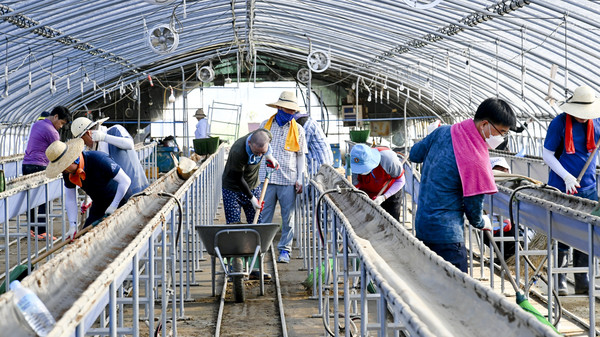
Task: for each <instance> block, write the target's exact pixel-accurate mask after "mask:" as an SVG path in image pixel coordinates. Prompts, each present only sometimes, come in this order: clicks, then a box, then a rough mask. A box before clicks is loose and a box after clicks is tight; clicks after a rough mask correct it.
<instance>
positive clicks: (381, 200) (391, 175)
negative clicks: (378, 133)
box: [350, 144, 406, 220]
mask: <svg viewBox="0 0 600 337" xmlns="http://www.w3.org/2000/svg"><path fill="white" fill-rule="evenodd" d="M350 168H351V169H352V183H353V184H354V186H356V188H358V189H359V190H362V191H365V192H366V193H367V194H368V195H369V197H370V198H371V199H373V201H375V203H376V204H377V205H381V207H382V208H383V209H384V210H385V211H386V212H388V213H389V214H390V215H391V216H392V217H393V218H394V219H396V220H398V219H400V208H401V206H402V195H401V194H400V193H399V192H400V190H401V189H402V187H404V183H405V182H406V180H405V177H404V170H403V169H402V163H401V162H400V160H399V159H398V155H397V154H396V153H395V152H394V151H392V150H390V149H388V148H387V147H382V146H380V147H376V148H370V147H368V146H367V145H365V144H356V145H354V146H353V147H352V150H351V151H350Z"/></svg>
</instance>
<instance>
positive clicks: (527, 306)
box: [483, 231, 561, 335]
mask: <svg viewBox="0 0 600 337" xmlns="http://www.w3.org/2000/svg"><path fill="white" fill-rule="evenodd" d="M483 232H484V233H485V235H486V236H487V238H488V240H489V241H490V243H491V244H492V246H493V247H494V251H495V252H496V257H497V258H498V260H500V264H501V265H502V268H504V270H505V271H506V273H507V276H508V280H509V281H510V284H511V285H512V286H513V288H514V290H515V293H516V295H517V305H519V306H520V307H521V308H523V310H525V311H527V312H529V313H531V314H532V315H534V316H535V318H537V320H538V321H540V323H542V324H544V325H547V326H549V327H551V328H552V330H554V331H555V332H556V333H557V334H559V335H561V333H560V332H559V331H558V330H556V328H555V327H554V325H552V324H551V323H550V322H548V320H547V319H546V317H544V316H543V315H542V314H541V313H540V312H539V311H537V309H536V308H534V307H533V305H531V303H529V300H528V299H527V297H525V294H524V293H523V292H522V291H521V290H520V289H519V286H518V285H517V283H516V282H515V280H514V279H513V277H512V276H511V275H510V270H509V269H508V266H507V265H506V261H504V256H502V252H501V251H500V248H498V245H496V241H494V238H493V237H492V233H490V231H483Z"/></svg>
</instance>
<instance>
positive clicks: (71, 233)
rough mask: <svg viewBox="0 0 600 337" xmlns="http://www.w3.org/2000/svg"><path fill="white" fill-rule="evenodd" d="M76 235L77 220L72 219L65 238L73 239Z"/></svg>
mask: <svg viewBox="0 0 600 337" xmlns="http://www.w3.org/2000/svg"><path fill="white" fill-rule="evenodd" d="M75 235H77V222H75V221H73V222H70V223H69V231H68V232H67V237H66V240H69V239H70V240H71V241H72V240H73V239H74V238H75Z"/></svg>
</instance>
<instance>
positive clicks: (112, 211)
mask: <svg viewBox="0 0 600 337" xmlns="http://www.w3.org/2000/svg"><path fill="white" fill-rule="evenodd" d="M116 210H117V207H115V206H112V205H111V206H108V208H107V209H106V211H104V214H107V215H111V214H113V213H114V212H115V211H116Z"/></svg>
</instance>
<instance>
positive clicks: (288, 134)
mask: <svg viewBox="0 0 600 337" xmlns="http://www.w3.org/2000/svg"><path fill="white" fill-rule="evenodd" d="M267 106H269V107H272V108H275V109H277V113H275V114H274V115H272V116H271V117H270V118H269V119H267V120H265V121H263V122H262V123H261V125H260V127H261V128H265V129H267V130H269V131H270V132H271V134H272V135H273V138H272V140H271V148H272V149H273V157H275V158H277V160H278V161H279V165H280V166H281V169H279V170H277V171H274V172H273V173H272V174H271V178H270V183H269V186H268V188H267V189H266V194H265V198H264V201H265V206H264V209H263V212H262V216H263V219H262V221H263V222H265V223H269V222H271V221H272V220H273V214H274V213H275V205H276V203H277V201H279V207H280V209H281V218H282V222H283V223H282V227H281V239H280V240H279V244H278V245H277V248H278V249H279V258H278V260H277V261H278V262H280V263H289V262H290V255H291V252H292V241H293V239H294V213H295V209H296V194H299V193H302V176H303V175H304V170H305V158H304V155H305V153H307V152H308V149H307V146H306V145H307V144H306V135H305V133H304V128H303V127H302V126H301V125H300V124H298V123H297V122H296V120H295V119H294V114H295V113H296V112H297V111H300V110H302V109H301V108H300V107H299V106H298V103H297V99H296V94H295V93H294V92H292V91H284V92H282V93H281V95H280V96H279V100H277V102H275V103H270V104H267ZM263 162H265V163H264V164H261V167H260V170H259V177H260V180H261V181H264V179H265V176H266V160H263ZM263 188H264V187H263Z"/></svg>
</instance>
